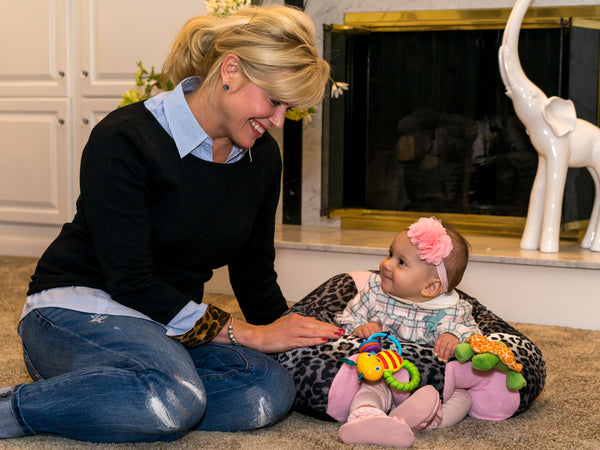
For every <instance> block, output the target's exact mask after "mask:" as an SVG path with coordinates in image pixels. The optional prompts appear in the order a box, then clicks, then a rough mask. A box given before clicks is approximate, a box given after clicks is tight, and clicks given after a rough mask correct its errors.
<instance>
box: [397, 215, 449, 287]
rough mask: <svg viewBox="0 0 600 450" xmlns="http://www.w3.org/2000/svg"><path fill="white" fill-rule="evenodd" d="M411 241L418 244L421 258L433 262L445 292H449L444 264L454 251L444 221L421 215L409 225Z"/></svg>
mask: <svg viewBox="0 0 600 450" xmlns="http://www.w3.org/2000/svg"><path fill="white" fill-rule="evenodd" d="M407 234H408V237H409V238H410V242H412V243H413V244H414V245H416V246H417V254H418V255H419V258H421V259H422V260H423V261H425V262H426V263H427V264H433V265H434V266H435V268H436V270H437V273H438V276H439V277H440V281H441V282H442V288H443V289H444V292H448V274H447V272H446V266H445V265H444V258H446V257H447V256H448V255H449V254H450V252H451V251H452V239H450V236H448V233H446V229H445V228H444V226H443V225H442V222H441V221H440V220H438V219H436V218H435V217H429V218H425V217H421V218H420V219H419V220H417V221H416V222H415V223H413V224H412V225H411V226H410V227H408V232H407Z"/></svg>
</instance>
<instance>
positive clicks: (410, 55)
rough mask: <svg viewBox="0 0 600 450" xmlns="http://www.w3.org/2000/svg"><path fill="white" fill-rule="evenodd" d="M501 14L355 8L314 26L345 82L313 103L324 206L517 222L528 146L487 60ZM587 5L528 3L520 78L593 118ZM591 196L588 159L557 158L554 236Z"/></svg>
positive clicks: (529, 163)
mask: <svg viewBox="0 0 600 450" xmlns="http://www.w3.org/2000/svg"><path fill="white" fill-rule="evenodd" d="M509 13H510V10H476V11H469V10H460V11H422V12H415V11H413V12H410V13H359V14H346V16H345V23H344V24H343V25H326V26H325V27H324V55H325V57H326V58H327V59H328V60H329V62H330V64H331V67H332V73H333V76H334V78H336V79H337V80H340V81H347V82H349V83H350V90H349V91H348V92H346V93H345V94H344V95H343V96H341V97H339V98H337V99H331V98H327V99H326V100H325V103H324V108H323V142H322V147H323V152H322V158H323V169H322V178H323V181H322V197H321V198H322V214H323V215H327V216H330V217H336V216H339V217H342V227H347V228H367V229H385V230H397V229H399V228H400V227H403V226H405V225H406V224H408V223H410V222H411V221H412V220H414V218H415V217H418V216H420V215H423V214H436V215H438V216H440V217H442V218H446V219H448V220H451V221H452V222H453V223H454V224H455V225H456V226H457V228H459V229H461V230H463V231H468V232H471V233H473V232H476V233H493V234H498V233H501V234H514V235H520V234H521V232H522V227H523V225H524V221H525V217H526V215H527V207H528V202H529V192H530V190H531V186H532V184H533V179H534V177H535V173H536V169H537V161H538V156H537V153H536V151H535V149H534V148H533V147H532V146H531V143H530V142H529V138H528V137H527V135H526V133H525V130H524V127H523V126H522V124H521V123H520V121H519V119H518V118H517V117H516V116H515V114H514V110H513V107H512V103H511V101H510V99H508V98H507V97H506V96H505V94H504V91H505V89H504V86H503V84H502V80H501V79H500V75H499V71H498V62H497V61H498V59H497V55H498V48H499V46H500V43H501V40H502V33H503V29H504V25H505V23H506V20H507V18H508V15H509ZM597 16H600V7H564V8H533V9H531V10H530V11H529V13H528V16H527V17H526V19H525V21H524V24H523V29H522V30H521V36H520V45H519V50H520V55H521V62H522V65H523V68H524V71H525V73H526V74H527V75H528V77H529V78H530V79H531V80H532V81H534V82H535V83H536V84H537V85H538V86H539V87H540V88H541V89H542V90H543V91H544V92H545V93H546V94H547V95H548V96H552V95H557V96H560V97H563V98H569V99H571V100H573V102H574V103H575V106H576V108H577V112H578V117H580V118H582V119H585V120H588V121H590V122H592V123H597V122H598V113H597V110H598V82H599V79H598V67H599V63H600V59H599V49H600V44H599V43H600V31H598V29H597V28H594V27H592V26H590V24H591V23H592V21H591V20H590V18H591V17H597ZM582 18H584V19H582ZM593 195H594V186H593V182H592V180H591V177H590V176H589V174H588V173H587V170H586V169H569V175H568V179H567V187H566V190H565V200H564V208H563V228H564V232H563V237H571V238H577V237H578V236H580V234H582V232H583V231H585V226H586V225H587V219H588V218H589V214H590V211H591V207H592V202H593Z"/></svg>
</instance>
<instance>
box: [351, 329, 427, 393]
mask: <svg viewBox="0 0 600 450" xmlns="http://www.w3.org/2000/svg"><path fill="white" fill-rule="evenodd" d="M378 337H383V338H388V339H389V340H391V341H392V342H393V343H394V344H396V348H397V349H398V352H397V353H396V352H395V351H393V350H383V349H382V347H381V344H380V343H379V341H378V340H377V339H376V338H378ZM359 352H360V354H359V355H358V357H357V358H356V362H354V361H351V360H349V359H345V358H342V361H343V362H344V363H345V364H348V365H350V366H356V370H358V379H359V380H361V379H363V378H364V379H365V380H369V381H376V380H379V379H381V377H383V378H384V379H385V381H386V382H387V384H389V385H390V386H391V387H393V388H394V389H397V390H399V391H403V392H410V391H412V390H414V389H415V388H416V387H417V386H418V385H419V383H420V382H421V374H420V373H419V369H417V367H416V366H415V365H414V364H413V363H412V362H410V361H408V360H406V359H403V358H402V356H400V354H401V353H402V345H400V342H398V340H397V339H396V338H394V337H393V336H390V335H389V333H375V334H372V335H371V336H369V339H367V340H366V341H365V342H363V343H362V344H361V345H360V347H359ZM402 368H405V369H406V370H407V371H408V373H409V375H410V381H409V382H408V383H402V382H400V381H398V380H396V378H395V377H394V373H396V372H398V371H399V370H400V369H402Z"/></svg>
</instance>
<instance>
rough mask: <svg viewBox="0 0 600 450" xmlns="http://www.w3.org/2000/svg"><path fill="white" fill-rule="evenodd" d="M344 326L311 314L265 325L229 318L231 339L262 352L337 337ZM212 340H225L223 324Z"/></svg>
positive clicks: (297, 315)
mask: <svg viewBox="0 0 600 450" xmlns="http://www.w3.org/2000/svg"><path fill="white" fill-rule="evenodd" d="M344 332H345V331H344V329H342V328H339V327H337V326H335V325H332V324H330V323H326V322H321V321H319V320H316V319H313V318H312V317H304V316H301V315H299V314H290V315H289V316H284V317H281V318H279V319H277V320H276V321H275V322H273V323H271V324H269V325H251V324H249V323H247V322H244V321H242V320H237V319H234V320H233V333H234V335H235V339H236V340H237V341H238V342H239V343H240V345H243V346H244V347H249V348H253V349H255V350H259V351H261V352H264V353H279V352H285V351H287V350H291V349H293V348H297V347H310V346H313V345H319V344H323V343H324V342H327V341H328V340H330V339H338V338H339V337H340V336H341V335H342V334H344ZM215 342H229V338H228V337H227V327H224V328H223V329H222V330H221V332H220V333H219V335H218V336H217V337H216V338H215Z"/></svg>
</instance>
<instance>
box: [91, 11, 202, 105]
mask: <svg viewBox="0 0 600 450" xmlns="http://www.w3.org/2000/svg"><path fill="white" fill-rule="evenodd" d="M203 12H204V4H203V2H200V1H197V0H193V1H190V0H170V1H169V2H168V3H167V2H165V1H164V0H82V5H81V23H80V30H81V47H82V48H81V65H82V67H81V73H82V80H83V86H82V93H83V95H84V96H111V95H112V96H114V95H122V94H123V93H125V91H127V90H128V89H130V88H132V87H134V74H135V72H136V71H137V67H136V62H137V61H142V62H143V63H144V66H145V67H146V68H147V69H148V70H150V68H151V66H155V67H156V70H160V68H161V66H162V63H163V60H164V59H165V57H166V55H167V53H168V52H169V49H170V47H171V44H172V42H173V39H174V38H175V36H176V34H177V32H178V31H179V30H180V29H181V27H182V26H183V24H184V23H185V22H186V20H187V19H189V18H190V17H193V16H195V15H198V14H202V13H203Z"/></svg>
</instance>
